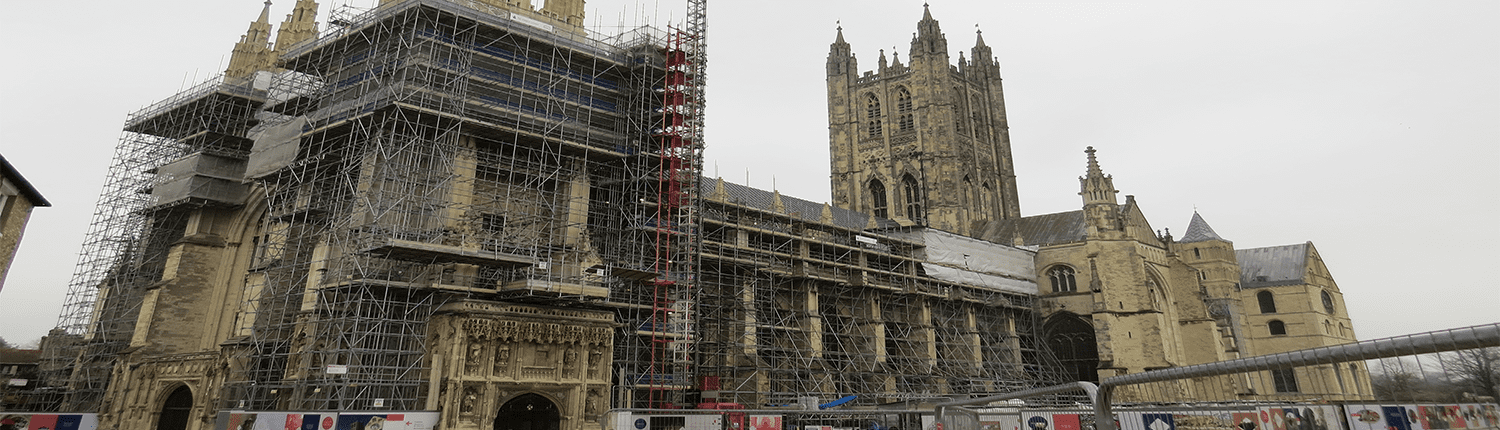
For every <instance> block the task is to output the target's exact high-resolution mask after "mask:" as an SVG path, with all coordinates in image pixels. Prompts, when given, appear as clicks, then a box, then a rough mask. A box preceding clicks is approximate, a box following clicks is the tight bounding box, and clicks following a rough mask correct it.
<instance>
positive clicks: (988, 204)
mask: <svg viewBox="0 0 1500 430" xmlns="http://www.w3.org/2000/svg"><path fill="white" fill-rule="evenodd" d="M979 188H980V190H979V204H980V205H981V206H983V207H984V210H987V211H992V210H995V206H994V203H995V201H994V197H993V196H994V195H995V193H994V190H991V189H990V183H989V182H985V183H984V185H983V186H980V187H979Z"/></svg>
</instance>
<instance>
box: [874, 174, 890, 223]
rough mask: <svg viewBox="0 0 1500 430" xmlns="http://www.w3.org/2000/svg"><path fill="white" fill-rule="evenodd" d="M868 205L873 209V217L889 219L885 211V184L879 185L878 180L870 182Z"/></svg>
mask: <svg viewBox="0 0 1500 430" xmlns="http://www.w3.org/2000/svg"><path fill="white" fill-rule="evenodd" d="M870 204H871V206H873V208H874V209H875V216H878V217H881V218H890V213H889V212H887V211H886V207H887V206H886V201H885V184H882V183H880V180H879V179H871V180H870Z"/></svg>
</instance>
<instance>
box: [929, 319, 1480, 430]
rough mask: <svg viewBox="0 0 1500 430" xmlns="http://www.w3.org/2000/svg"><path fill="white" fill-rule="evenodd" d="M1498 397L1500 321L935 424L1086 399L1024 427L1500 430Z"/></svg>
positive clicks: (1207, 370) (1175, 374) (943, 416)
mask: <svg viewBox="0 0 1500 430" xmlns="http://www.w3.org/2000/svg"><path fill="white" fill-rule="evenodd" d="M1346 369H1347V370H1346ZM1299 381H1301V382H1299ZM1497 390H1500V323H1496V324H1487V325H1479V326H1472V327H1464V328H1455V329H1449V330H1439V331H1433V332H1427V333H1419V334H1412V335H1405V336H1396V337H1390V338H1384V339H1376V340H1369V341H1362V342H1355V343H1349V344H1344V345H1334V346H1326V347H1320V348H1311V349H1304V350H1298V351H1291V352H1285V353H1279V354H1270V355H1264V356H1257V357H1250V358H1243V359H1237V360H1227V361H1221V362H1215V363H1207V364H1200V365H1192V366H1182V367H1175V368H1170V369H1161V370H1153V371H1147V372H1141V373H1135V374H1129V375H1122V376H1116V377H1112V378H1107V379H1105V380H1104V381H1102V382H1101V383H1100V384H1098V385H1095V384H1092V383H1088V382H1077V383H1072V384H1065V385H1057V386H1052V387H1046V388H1039V389H1033V390H1025V391H1018V392H1014V393H1008V394H1002V395H995V396H988V397H981V398H973V399H963V400H954V401H949V402H943V403H938V404H937V405H936V408H935V415H936V420H935V424H936V425H934V426H933V427H934V428H938V429H939V430H958V429H980V428H984V429H986V430H992V429H1000V428H1004V429H1005V430H1015V429H1012V428H1009V427H1004V426H1002V427H992V425H994V424H993V423H984V422H976V420H975V417H976V416H977V415H979V412H978V410H976V409H975V408H976V407H979V406H980V405H990V404H994V403H995V402H1000V401H1005V400H1021V401H1025V402H1026V403H1027V404H1033V403H1034V402H1035V401H1036V400H1037V399H1055V397H1056V396H1057V395H1060V394H1074V395H1082V396H1084V397H1083V398H1086V399H1088V400H1089V404H1085V403H1083V402H1079V403H1078V404H1077V405H1076V407H1074V408H1068V409H1057V410H1049V411H1042V410H1027V411H1025V412H1022V413H1021V416H1020V420H1019V422H1018V423H1017V425H1016V426H1017V427H1016V429H1019V428H1021V427H1024V428H1026V429H1027V430H1053V429H1055V430H1121V429H1124V430H1175V429H1177V428H1178V426H1179V425H1182V426H1183V427H1184V428H1189V427H1192V428H1223V429H1226V430H1230V429H1239V430H1310V429H1349V430H1439V429H1458V428H1467V429H1484V428H1496V427H1500V413H1497V411H1496V406H1495V404H1494V403H1495V393H1496V391H1497ZM1174 411H1176V412H1174ZM1181 411H1189V412H1190V413H1177V412H1181ZM1105 416H1108V417H1112V418H1113V419H1110V420H1095V419H1094V417H1105ZM1184 417H1187V419H1188V420H1191V421H1193V422H1191V423H1178V422H1177V420H1178V419H1183V418H1184Z"/></svg>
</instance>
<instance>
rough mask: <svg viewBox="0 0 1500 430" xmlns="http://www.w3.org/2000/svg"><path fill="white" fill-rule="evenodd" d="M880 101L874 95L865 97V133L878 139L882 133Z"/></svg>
mask: <svg viewBox="0 0 1500 430" xmlns="http://www.w3.org/2000/svg"><path fill="white" fill-rule="evenodd" d="M880 115H881V114H880V99H879V98H876V97H875V95H874V94H870V95H868V96H866V97H865V131H866V132H867V133H869V136H870V137H880V136H881V134H883V133H884V130H882V126H881V124H880Z"/></svg>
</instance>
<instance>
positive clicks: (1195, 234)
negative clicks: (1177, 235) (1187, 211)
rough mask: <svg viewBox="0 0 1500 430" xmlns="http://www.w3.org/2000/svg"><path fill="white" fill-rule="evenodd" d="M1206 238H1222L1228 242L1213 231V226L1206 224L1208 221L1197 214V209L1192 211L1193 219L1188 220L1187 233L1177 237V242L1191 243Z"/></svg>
mask: <svg viewBox="0 0 1500 430" xmlns="http://www.w3.org/2000/svg"><path fill="white" fill-rule="evenodd" d="M1206 240H1223V241H1225V242H1228V241H1227V240H1224V238H1223V237H1220V236H1219V233H1216V232H1214V228H1213V227H1209V226H1208V221H1204V220H1203V216H1202V215H1198V211H1193V220H1192V221H1189V222H1188V229H1187V233H1183V234H1182V239H1179V240H1178V241H1177V242H1178V243H1192V242H1202V241H1206Z"/></svg>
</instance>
